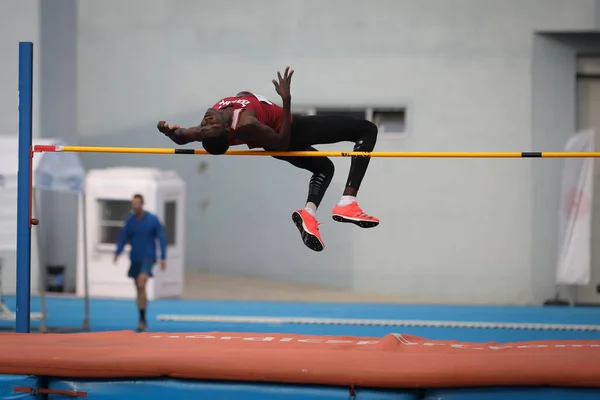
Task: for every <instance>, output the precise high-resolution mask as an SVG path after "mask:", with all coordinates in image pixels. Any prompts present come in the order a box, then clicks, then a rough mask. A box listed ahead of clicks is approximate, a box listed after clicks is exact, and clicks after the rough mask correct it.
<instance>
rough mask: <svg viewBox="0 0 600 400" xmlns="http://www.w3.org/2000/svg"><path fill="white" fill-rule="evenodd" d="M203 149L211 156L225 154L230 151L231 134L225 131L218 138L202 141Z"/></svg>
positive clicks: (212, 137)
mask: <svg viewBox="0 0 600 400" xmlns="http://www.w3.org/2000/svg"><path fill="white" fill-rule="evenodd" d="M202 147H204V150H206V151H207V152H208V153H209V154H214V155H218V154H224V153H225V152H226V151H227V150H228V149H229V132H228V131H227V130H226V129H225V130H223V131H222V132H221V134H219V135H218V136H211V137H207V138H205V139H202Z"/></svg>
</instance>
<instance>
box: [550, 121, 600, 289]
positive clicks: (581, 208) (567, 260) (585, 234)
mask: <svg viewBox="0 0 600 400" xmlns="http://www.w3.org/2000/svg"><path fill="white" fill-rule="evenodd" d="M565 151H568V152H570V151H576V152H581V151H595V137H594V131H592V130H586V131H583V132H579V133H577V134H576V135H574V136H572V137H571V138H570V139H569V141H568V142H567V145H566V147H565ZM564 160H565V163H564V169H563V177H562V188H561V199H560V210H559V224H560V226H559V229H560V238H559V242H558V243H559V246H558V249H559V254H558V268H557V271H556V282H557V284H559V285H587V284H588V283H589V282H590V274H591V250H592V249H591V246H592V205H593V193H594V159H593V158H565V159H564Z"/></svg>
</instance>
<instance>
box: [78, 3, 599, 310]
mask: <svg viewBox="0 0 600 400" xmlns="http://www.w3.org/2000/svg"><path fill="white" fill-rule="evenodd" d="M112 4H113V2H106V1H103V2H96V1H92V2H85V3H80V4H79V10H78V49H77V53H78V73H77V79H78V84H77V89H78V107H79V109H78V111H79V112H78V115H79V119H78V128H79V134H80V139H81V141H82V142H85V143H86V144H113V145H139V144H141V143H143V144H144V145H159V146H160V145H169V143H168V142H166V141H165V140H163V139H162V138H161V137H160V134H158V133H157V132H156V130H155V124H156V121H158V120H159V119H166V120H168V121H173V122H179V123H181V124H194V123H197V121H198V120H199V119H200V117H201V113H202V111H203V109H204V108H206V107H207V106H210V105H211V104H212V103H213V102H214V101H215V100H217V99H219V98H220V97H223V96H226V95H229V94H231V93H234V92H236V91H238V90H242V89H248V90H254V91H257V92H260V93H264V94H267V95H270V96H271V97H275V96H274V95H273V92H272V89H271V83H270V79H271V78H272V77H273V76H274V73H275V71H276V70H277V69H279V68H282V67H284V66H285V65H286V64H290V65H292V66H293V67H294V68H295V69H296V71H297V72H296V75H295V82H294V89H293V90H294V102H295V104H296V105H298V106H299V107H302V106H315V105H334V106H352V105H371V104H385V105H393V106H407V107H408V112H409V137H408V138H407V139H406V140H404V141H397V140H385V139H384V138H381V140H380V142H379V144H378V146H377V149H378V150H382V151H385V150H389V151H394V150H406V151H414V150H439V151H447V150H448V151H450V150H490V151H497V150H507V151H510V150H527V149H534V148H536V147H544V148H545V147H547V145H552V144H553V143H554V142H552V141H548V142H546V141H545V140H546V139H545V138H537V137H536V138H535V139H534V137H533V136H532V124H533V117H532V115H533V114H534V109H535V108H536V104H537V103H535V100H534V99H533V94H532V93H533V92H532V87H533V86H535V85H536V84H537V83H536V82H534V80H532V68H533V67H532V65H533V59H534V54H535V50H536V49H535V46H534V43H535V41H534V32H535V31H538V30H571V29H589V28H593V27H594V26H595V23H596V20H595V2H594V1H577V2H572V1H569V2H565V1H552V2H547V1H529V2H526V3H523V2H521V1H505V2H494V1H491V0H490V1H477V2H475V1H453V2H444V3H440V2H434V1H421V2H413V1H402V2H399V1H393V2H392V1H375V2H368V3H367V2H358V1H357V2H347V1H344V2H343V4H342V2H341V1H329V2H316V1H308V2H307V1H302V2H299V1H297V2H285V3H281V2H269V1H263V2H259V3H258V4H254V3H253V4H252V6H253V7H251V6H250V5H248V4H247V3H244V2H241V1H240V2H237V1H234V2H230V3H227V4H211V10H210V12H207V10H206V7H205V5H203V4H201V3H198V2H195V1H178V2H161V1H153V2H146V1H145V2H144V7H141V6H140V4H141V3H136V2H129V3H127V5H126V6H125V8H123V9H119V12H118V13H117V12H116V8H113V7H112ZM114 4H117V3H116V2H114ZM119 4H121V3H119ZM115 7H116V6H115ZM232 9H235V10H237V11H238V12H236V13H233V14H232V13H231V12H230V10H232ZM341 9H343V10H344V12H345V13H346V16H345V18H336V17H338V16H339V11H340V10H341ZM314 10H319V12H315V11H314ZM215 15H228V19H227V20H226V22H223V20H222V19H219V18H215V17H214V16H215ZM280 15H286V18H285V19H281V18H279V16H280ZM246 18H251V21H252V22H251V23H249V24H248V26H247V27H244V26H243V23H244V22H245V21H246ZM482 21H485V23H482ZM240 26H241V27H240ZM557 68H559V69H561V70H562V73H564V72H566V71H567V70H566V69H564V67H557ZM558 73H560V72H558ZM548 76H549V75H548ZM546 79H547V77H546ZM560 101H561V100H556V102H557V106H558V104H559V103H560ZM539 107H544V109H546V107H545V106H539ZM567 132H568V133H570V132H572V129H571V130H567ZM568 133H567V134H568ZM538 139H540V140H538ZM553 140H554V139H553ZM555 143H556V144H559V143H560V140H558V138H556V140H555ZM333 147H339V148H344V146H343V145H340V146H333ZM85 160H86V162H87V163H88V164H89V165H90V166H92V165H93V166H101V165H109V164H120V163H127V164H136V165H140V164H145V165H160V166H164V167H172V168H175V169H177V170H179V171H180V172H181V173H182V174H183V175H184V176H186V177H188V184H189V185H190V191H189V196H190V197H189V199H188V201H189V204H190V209H189V213H190V228H189V230H188V235H189V241H190V243H193V244H194V245H193V246H188V249H189V251H188V254H187V258H188V265H189V266H190V268H199V269H202V270H209V271H214V272H223V273H239V274H245V275H254V276H265V277H267V276H268V277H275V278H278V279H281V280H287V281H294V282H306V283H322V284H326V285H330V286H336V287H344V288H352V289H355V290H372V291H380V292H388V293H397V294H402V295H406V296H407V297H411V298H414V299H416V300H421V301H474V302H500V303H524V302H530V301H533V300H537V301H539V300H540V296H546V295H548V291H549V290H551V287H550V286H549V285H548V282H547V281H545V282H543V283H541V284H538V282H537V279H536V278H535V272H532V259H534V258H535V257H536V256H535V255H537V254H539V252H540V250H538V248H536V243H537V246H541V247H539V249H542V248H543V249H544V250H546V247H545V246H547V245H546V243H549V242H548V241H549V240H550V238H546V237H544V238H540V237H537V236H536V234H535V232H534V229H533V220H532V215H534V214H535V213H534V212H533V210H534V209H538V208H539V207H542V208H544V207H547V211H548V210H550V209H551V207H552V204H550V205H547V206H546V205H545V204H539V202H538V203H536V204H535V205H534V201H536V199H537V195H536V194H535V193H536V192H535V191H534V190H532V187H533V186H535V185H534V182H533V181H534V179H536V175H535V173H534V172H535V171H533V172H532V166H533V164H534V162H531V161H528V160H518V161H515V160H380V159H377V160H374V161H373V162H372V164H371V169H370V171H369V173H368V176H367V179H366V181H365V184H364V187H363V190H362V192H361V194H360V199H361V200H362V205H363V207H364V208H365V210H366V211H367V212H370V213H373V214H375V215H377V216H379V217H380V218H381V219H382V224H381V226H380V227H378V228H377V229H375V230H370V231H366V230H359V229H352V228H353V227H348V226H340V225H336V224H335V223H333V222H332V221H331V220H330V217H329V212H330V209H331V207H332V205H333V204H334V202H336V201H337V199H338V197H339V195H340V194H341V190H342V186H343V183H344V181H345V177H346V173H347V167H348V161H347V160H336V167H337V171H338V174H337V178H336V179H335V180H334V182H333V184H332V186H331V189H330V192H329V193H328V195H327V196H326V198H325V200H324V203H323V207H322V210H321V213H320V216H321V217H320V218H321V219H322V220H323V221H324V222H325V224H324V225H322V228H321V229H322V233H323V235H324V239H325V241H326V245H327V246H328V247H327V248H326V250H325V252H323V253H322V254H314V253H311V252H309V251H307V250H306V249H304V248H303V247H302V245H301V243H300V241H299V238H298V234H297V232H296V231H295V229H294V227H293V225H292V224H291V221H290V214H291V212H292V211H293V210H294V209H295V208H297V207H300V206H302V204H303V202H304V198H305V195H306V183H307V180H308V178H309V176H308V175H307V174H306V173H304V172H302V171H295V170H293V169H292V168H291V167H289V166H287V165H284V164H279V162H278V161H274V160H269V159H231V158H229V159H227V158H206V159H202V158H198V159H184V160H181V161H180V160H178V159H176V158H173V157H171V158H167V157H151V158H148V157H146V158H142V157H132V156H104V155H103V156H100V155H96V156H89V157H86V158H85ZM201 162H206V163H208V169H207V170H206V172H204V173H201V174H199V173H198V172H197V170H198V168H197V166H198V164H199V163H201ZM556 171H557V170H556V168H555V169H554V170H553V172H552V173H551V174H546V175H544V176H545V177H546V179H551V178H552V176H555V173H556ZM201 204H209V205H208V207H207V208H206V209H202V208H201V207H200V206H201ZM538 236H539V235H538ZM257 238H261V239H257ZM537 265H538V268H545V269H547V270H548V271H550V270H551V269H552V268H553V266H552V265H545V263H544V265H542V263H541V262H538V263H537Z"/></svg>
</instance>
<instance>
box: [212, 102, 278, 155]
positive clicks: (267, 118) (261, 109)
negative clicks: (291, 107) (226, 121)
mask: <svg viewBox="0 0 600 400" xmlns="http://www.w3.org/2000/svg"><path fill="white" fill-rule="evenodd" d="M227 107H233V118H232V121H231V128H230V131H229V137H230V144H231V145H232V146H235V145H239V144H247V145H248V146H249V147H250V148H253V147H259V146H257V145H255V144H253V143H250V142H248V141H246V140H241V139H237V138H236V137H235V131H236V129H237V126H238V122H239V119H240V114H241V113H242V111H244V110H252V111H254V113H255V114H256V119H258V120H259V121H260V122H261V123H263V124H265V125H267V126H268V127H270V128H272V129H273V130H275V131H276V132H279V129H281V120H282V116H283V107H281V106H278V105H277V104H275V103H273V102H272V101H270V100H269V99H267V98H266V97H263V96H261V95H258V94H253V93H250V92H240V93H238V95H237V96H235V97H225V98H224V99H221V100H219V102H218V103H216V104H215V105H214V106H213V108H214V109H215V110H222V109H224V108H227Z"/></svg>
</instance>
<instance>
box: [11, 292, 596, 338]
mask: <svg viewBox="0 0 600 400" xmlns="http://www.w3.org/2000/svg"><path fill="white" fill-rule="evenodd" d="M3 299H4V303H5V304H6V305H7V306H9V307H10V308H11V309H12V310H13V311H14V310H15V309H16V307H15V297H14V296H4V297H3ZM46 308H47V315H48V320H47V324H48V327H49V328H51V329H54V328H60V329H65V328H66V329H71V328H72V329H77V328H80V327H81V324H82V321H83V315H84V303H83V300H82V299H78V298H66V297H48V298H47V299H46ZM31 311H32V312H39V311H40V301H39V298H37V297H34V298H32V299H31ZM159 314H180V315H198V314H202V315H215V316H218V315H225V316H252V317H307V318H358V319H386V320H391V319H394V320H425V321H458V322H499V323H544V324H567V325H571V324H574V325H600V308H599V307H541V306H540V307H501V306H446V305H396V304H394V305H383V304H338V303H286V302H256V301H192V300H154V301H151V302H150V303H149V306H148V311H147V320H148V324H149V331H154V332H206V331H222V332H242V331H245V332H272V333H273V332H279V333H299V334H315V335H351V336H374V337H381V336H384V335H386V334H388V333H404V334H411V335H416V336H421V337H425V338H427V339H431V340H459V341H466V342H488V341H495V342H499V343H505V342H514V341H529V340H560V339H563V340H564V339H567V340H569V339H578V340H583V339H594V340H600V331H569V330H532V329H489V328H452V327H405V326H402V327H398V326H373V325H363V326H360V325H326V324H256V323H221V322H171V321H159V320H157V319H156V317H157V315H159ZM136 324H137V309H136V305H135V302H134V300H112V299H90V328H91V330H92V331H114V330H133V329H135V326H136ZM38 326H39V321H33V320H32V322H31V327H32V329H35V328H37V327H38ZM10 327H14V321H0V328H10Z"/></svg>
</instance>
